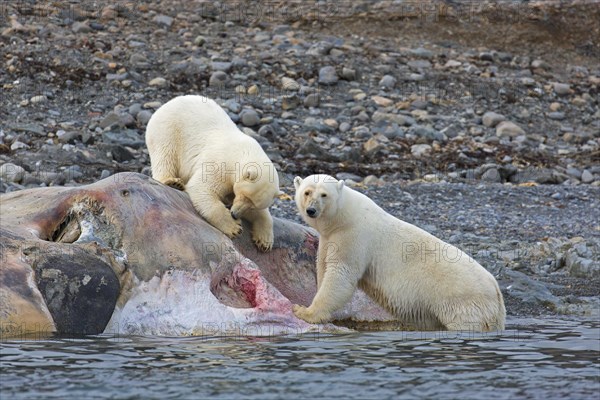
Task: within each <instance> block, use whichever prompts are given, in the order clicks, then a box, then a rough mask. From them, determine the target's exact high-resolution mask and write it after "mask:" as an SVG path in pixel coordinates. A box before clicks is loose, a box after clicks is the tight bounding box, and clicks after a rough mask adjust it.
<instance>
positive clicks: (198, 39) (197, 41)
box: [194, 35, 206, 47]
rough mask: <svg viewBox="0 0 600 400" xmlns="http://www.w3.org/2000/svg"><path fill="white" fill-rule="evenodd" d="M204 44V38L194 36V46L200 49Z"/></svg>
mask: <svg viewBox="0 0 600 400" xmlns="http://www.w3.org/2000/svg"><path fill="white" fill-rule="evenodd" d="M204 43H206V38H205V37H204V36H202V35H199V36H196V38H194V44H195V45H196V46H198V47H201V46H203V45H204Z"/></svg>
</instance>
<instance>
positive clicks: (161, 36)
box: [0, 0, 600, 314]
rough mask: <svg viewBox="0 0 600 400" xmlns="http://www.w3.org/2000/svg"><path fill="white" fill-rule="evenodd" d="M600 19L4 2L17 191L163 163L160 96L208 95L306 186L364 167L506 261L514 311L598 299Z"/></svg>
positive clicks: (2, 129) (466, 6) (5, 124)
mask: <svg viewBox="0 0 600 400" xmlns="http://www.w3.org/2000/svg"><path fill="white" fill-rule="evenodd" d="M598 20H600V5H599V4H598V3H597V2H594V1H577V0H575V1H544V2H540V1H503V2H469V1H432V2H428V1H420V0H419V1H412V2H409V1H351V2H347V1H342V2H325V1H322V2H283V1H281V2H279V1H270V2H269V1H264V2H247V1H235V2H234V1H224V2H220V3H217V2H212V1H206V2H202V1H196V2H184V1H176V0H164V1H160V2H159V1H141V2H139V1H138V2H126V1H123V2H111V3H110V4H108V3H105V2H87V1H81V2H70V3H67V2H64V3H60V2H28V1H18V2H17V1H15V2H11V1H8V2H2V4H0V64H2V66H1V68H0V85H1V86H2V91H1V92H0V164H2V165H1V166H0V178H1V184H0V192H7V191H13V190H19V189H22V188H25V187H35V186H44V185H58V184H61V185H62V184H67V185H75V184H84V183H89V182H93V181H96V180H98V179H100V178H102V177H107V176H110V175H111V174H113V173H115V172H120V171H137V172H143V173H149V171H150V169H149V160H148V154H147V150H146V148H145V144H144V130H145V125H146V123H147V121H148V119H149V118H150V116H151V115H152V113H153V112H154V111H155V110H156V109H157V108H158V107H159V106H160V105H161V104H163V103H165V102H166V101H168V100H169V99H170V98H172V97H174V96H177V95H180V94H204V95H206V96H209V97H212V98H215V99H216V100H217V101H219V102H220V103H221V104H222V105H223V107H224V108H225V109H226V110H228V112H229V113H230V115H231V117H232V119H233V120H234V121H236V122H238V123H239V126H240V128H242V129H243V130H244V131H245V132H246V133H247V134H249V135H252V136H254V137H255V138H256V139H257V140H258V141H259V142H260V143H261V144H262V145H263V147H264V148H265V150H266V151H267V152H268V154H269V155H270V157H271V158H272V159H273V160H274V161H275V162H277V164H278V167H279V169H280V171H281V173H282V176H283V178H284V184H285V190H287V191H288V192H289V193H292V190H293V188H292V186H291V184H290V178H292V177H293V176H294V175H296V174H298V175H307V174H310V173H317V172H328V173H332V174H335V175H336V176H338V177H339V178H344V179H348V180H349V183H350V184H352V182H354V183H356V184H358V186H357V187H358V189H359V190H362V191H364V192H365V193H367V194H368V195H370V196H371V197H373V198H374V199H375V200H376V201H377V202H378V203H379V204H381V205H382V206H383V207H384V208H386V209H387V210H389V211H390V212H392V213H394V214H395V215H397V216H399V217H401V218H403V219H405V220H407V221H409V222H412V223H415V224H417V225H419V226H421V227H423V228H425V229H427V230H429V231H431V232H432V233H434V234H436V235H437V236H439V237H441V238H443V239H445V240H447V241H449V242H451V243H453V244H457V245H459V246H461V247H463V248H465V250H467V251H468V252H469V253H470V254H472V255H473V256H474V257H475V258H477V259H478V260H479V261H480V262H481V263H482V264H484V265H486V267H488V268H489V269H490V270H491V271H493V272H494V273H496V274H498V276H499V279H500V281H501V283H502V284H503V285H504V286H503V288H504V290H505V293H506V295H507V304H508V305H509V311H510V312H512V313H513V314H519V313H521V314H531V313H540V312H584V313H590V312H592V313H593V312H595V311H594V310H595V309H598V308H599V305H598V298H599V297H598V296H599V295H600V281H599V279H600V255H599V254H600V240H599V237H600V223H599V218H598V216H599V213H598V209H600V207H599V204H598V203H599V200H598V199H599V197H600V149H599V148H600V102H599V100H598V98H599V92H600V62H599V60H600V25H599V24H598V23H597V21H598ZM274 213H275V214H276V215H280V216H287V217H291V218H297V216H296V213H295V211H294V209H293V204H291V202H281V201H278V202H277V204H276V205H275V207H274ZM590 296H591V297H590Z"/></svg>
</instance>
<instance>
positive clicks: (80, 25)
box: [71, 21, 92, 33]
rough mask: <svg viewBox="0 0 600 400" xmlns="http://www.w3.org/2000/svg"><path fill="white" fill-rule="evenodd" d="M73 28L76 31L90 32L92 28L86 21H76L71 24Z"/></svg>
mask: <svg viewBox="0 0 600 400" xmlns="http://www.w3.org/2000/svg"><path fill="white" fill-rule="evenodd" d="M71 30H72V31H73V32H75V33H90V32H91V31H92V28H90V26H89V25H88V24H87V23H86V22H79V21H77V22H74V23H73V25H72V26H71Z"/></svg>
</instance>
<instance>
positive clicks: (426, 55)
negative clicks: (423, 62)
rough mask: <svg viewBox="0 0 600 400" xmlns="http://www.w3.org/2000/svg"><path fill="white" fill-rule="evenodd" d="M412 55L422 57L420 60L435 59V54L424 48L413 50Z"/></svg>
mask: <svg viewBox="0 0 600 400" xmlns="http://www.w3.org/2000/svg"><path fill="white" fill-rule="evenodd" d="M410 54H411V55H413V56H415V57H420V58H427V59H431V58H433V52H432V51H431V50H427V49H424V48H423V47H418V48H416V49H411V50H410Z"/></svg>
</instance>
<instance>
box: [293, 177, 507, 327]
mask: <svg viewBox="0 0 600 400" xmlns="http://www.w3.org/2000/svg"><path fill="white" fill-rule="evenodd" d="M294 186H295V187H296V204H297V206H298V210H299V212H300V214H301V215H302V217H303V219H304V220H305V221H306V223H307V224H308V225H310V226H311V227H313V228H315V229H316V230H317V231H318V232H319V234H320V239H319V249H318V254H317V294H316V296H315V298H314V299H313V301H312V304H311V305H310V307H304V306H299V305H294V313H295V314H296V316H298V317H299V318H301V319H303V320H305V321H307V322H311V323H320V322H325V321H328V320H330V319H331V316H332V313H333V312H334V311H335V310H338V309H340V308H341V307H342V306H344V304H346V303H347V302H348V301H349V300H350V299H351V297H352V294H353V293H354V291H355V290H356V287H357V286H358V287H360V288H361V289H363V290H364V291H365V292H366V293H367V294H368V295H369V296H370V297H371V298H373V299H374V300H375V301H377V302H378V303H379V304H380V305H382V306H383V307H385V308H386V309H387V310H389V311H390V312H392V313H393V314H395V315H396V316H397V317H398V318H399V320H400V321H401V322H403V323H406V324H411V325H413V326H414V327H415V328H416V329H419V330H434V329H448V330H468V331H491V330H501V329H504V321H505V317H506V310H505V308H504V301H503V298H502V293H501V292H500V288H499V287H498V283H497V282H496V279H495V278H494V277H493V276H492V274H490V273H489V272H488V271H486V270H485V268H483V267H482V266H481V265H479V264H478V263H477V262H476V261H475V260H473V259H472V258H471V257H469V256H468V255H467V254H465V253H463V252H462V251H460V250H459V249H457V248H456V247H454V246H452V245H449V244H447V243H445V242H443V241H442V240H440V239H438V238H436V237H435V236H433V235H431V234H429V233H427V232H425V231H424V230H422V229H420V228H418V227H416V226H414V225H411V224H409V223H406V222H404V221H401V220H399V219H397V218H395V217H393V216H392V215H390V214H388V213H387V212H385V211H384V210H383V209H382V208H380V207H379V206H377V204H375V203H374V202H373V201H372V200H371V199H369V198H368V197H367V196H365V195H363V194H362V193H359V192H357V191H355V190H352V189H350V188H348V187H346V186H345V185H344V182H343V181H337V180H336V179H335V178H333V177H331V176H328V175H312V176H309V177H307V178H305V179H302V178H300V177H296V179H295V180H294Z"/></svg>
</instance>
